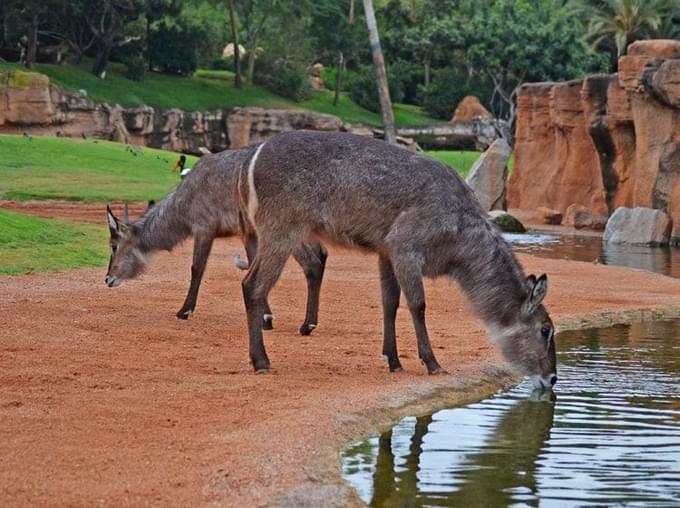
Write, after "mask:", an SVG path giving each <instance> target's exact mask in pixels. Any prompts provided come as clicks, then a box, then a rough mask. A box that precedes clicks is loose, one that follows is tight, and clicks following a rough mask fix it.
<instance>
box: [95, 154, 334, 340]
mask: <svg viewBox="0 0 680 508" xmlns="http://www.w3.org/2000/svg"><path fill="white" fill-rule="evenodd" d="M255 150H256V148H244V149H240V150H230V151H226V152H222V153H220V154H215V155H208V156H205V157H202V158H201V159H200V161H199V163H198V164H197V165H196V166H195V167H194V168H193V170H192V171H191V173H190V174H189V175H187V177H186V178H185V179H184V180H182V183H181V184H180V185H179V186H178V187H177V189H175V190H174V191H173V192H171V193H170V194H169V195H168V196H167V197H165V199H163V200H162V201H160V202H159V203H155V204H153V206H150V207H149V208H148V209H147V211H146V212H145V213H144V215H143V216H142V217H141V219H140V220H139V221H137V222H136V223H135V224H132V225H130V224H129V220H128V218H127V209H126V212H125V219H124V221H123V222H121V221H119V220H118V219H117V218H116V217H115V216H114V215H113V213H112V212H111V209H110V208H108V209H107V217H108V224H109V230H110V233H111V260H110V261H109V269H108V273H107V275H106V284H107V285H108V286H109V287H114V286H117V285H119V284H120V283H121V282H122V281H123V280H125V279H130V278H133V277H136V276H138V275H139V274H141V273H142V272H143V271H144V269H145V268H146V266H147V264H148V263H149V260H150V255H151V254H152V253H153V252H154V251H158V250H171V249H172V248H173V247H174V246H175V245H177V244H178V243H179V242H180V241H182V240H184V239H185V238H187V237H188V236H192V237H193V239H194V253H193V263H192V265H191V284H190V285H189V292H188V293H187V297H186V299H185V301H184V304H183V305H182V308H181V309H180V310H179V311H178V312H177V317H178V318H180V319H187V318H188V317H189V316H190V315H191V313H192V312H193V311H194V309H195V308H196V299H197V296H198V290H199V287H200V285H201V279H202V277H203V273H204V271H205V267H206V263H207V261H208V256H209V255H210V250H211V248H212V244H213V240H214V239H215V238H216V237H226V236H234V235H243V228H242V220H241V219H240V217H239V209H238V203H237V199H236V190H237V189H236V184H237V182H238V174H239V173H238V170H239V168H240V166H241V165H242V164H245V163H246V162H247V161H248V160H249V159H250V158H251V157H252V155H253V153H254V152H255ZM244 243H245V247H246V253H247V256H248V259H249V260H250V261H252V260H253V259H254V258H255V252H256V249H257V238H256V237H255V236H254V235H244ZM293 255H294V257H295V259H296V260H297V261H298V263H299V264H300V265H301V266H302V268H303V269H304V272H305V277H306V279H307V289H308V295H307V312H306V316H305V321H304V323H303V324H302V326H301V327H300V333H301V334H302V335H309V334H310V333H311V332H312V330H313V329H314V328H315V327H316V325H317V323H318V310H319V292H320V288H321V280H322V277H323V272H324V266H325V262H326V250H325V249H324V248H323V247H322V246H321V245H320V244H319V243H318V242H311V243H308V244H301V245H298V246H297V248H296V249H295V251H294V253H293ZM260 317H261V318H263V323H262V326H263V327H264V328H265V329H269V328H271V325H272V313H271V310H270V309H269V305H268V304H267V303H266V302H265V304H264V308H263V312H262V315H261V316H260Z"/></svg>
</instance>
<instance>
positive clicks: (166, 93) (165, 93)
mask: <svg viewBox="0 0 680 508" xmlns="http://www.w3.org/2000/svg"><path fill="white" fill-rule="evenodd" d="M90 67H91V66H90V64H89V63H84V64H81V65H50V64H41V65H37V66H36V69H35V70H36V71H38V72H41V73H43V74H46V75H47V76H49V78H50V80H51V82H52V83H54V84H55V85H57V86H60V87H62V88H65V89H68V90H85V91H86V92H87V95H88V97H90V98H91V99H94V100H97V101H101V102H109V103H111V104H120V105H121V106H140V105H144V104H145V105H147V106H151V107H154V108H179V109H183V110H185V111H205V110H210V109H231V108H233V107H236V106H241V107H243V106H259V107H263V108H282V109H309V110H312V111H317V112H319V113H328V114H332V115H335V116H338V117H340V118H341V119H342V120H343V121H345V122H360V123H366V124H371V125H381V123H382V120H381V117H380V115H377V114H375V113H372V112H370V111H368V110H366V109H364V108H362V107H360V106H358V105H357V104H355V103H354V102H352V100H351V99H350V98H349V96H347V95H346V94H343V96H342V98H341V100H340V103H339V104H338V106H337V107H336V106H333V93H332V92H330V91H316V92H313V93H312V96H311V98H310V99H309V100H306V101H304V102H299V103H298V102H294V101H291V100H289V99H285V98H283V97H280V96H278V95H275V94H273V93H271V92H269V91H267V90H265V89H264V88H261V87H257V86H244V87H243V88H241V89H237V88H236V87H234V84H233V83H232V81H231V80H230V76H229V73H225V72H217V73H216V72H214V71H213V72H206V71H204V72H198V73H197V74H196V75H195V76H192V77H180V76H171V75H167V74H159V73H155V72H147V74H146V77H145V79H144V81H132V80H130V79H127V78H126V77H125V76H124V66H123V65H121V64H111V65H110V67H109V72H108V75H107V77H106V79H99V78H98V77H96V76H94V75H93V74H92V73H91V72H90ZM0 69H24V68H23V67H21V66H19V65H17V64H6V63H0ZM216 77H218V78H219V79H215V78H216ZM394 114H395V119H396V122H397V124H398V125H424V124H432V123H437V122H438V121H437V120H435V119H433V118H431V117H429V116H427V115H425V114H424V113H423V112H422V111H421V110H420V108H418V107H417V106H413V105H409V104H395V105H394Z"/></svg>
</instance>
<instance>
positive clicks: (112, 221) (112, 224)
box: [106, 205, 120, 236]
mask: <svg viewBox="0 0 680 508" xmlns="http://www.w3.org/2000/svg"><path fill="white" fill-rule="evenodd" d="M106 220H107V222H108V223H109V231H110V232H111V236H114V235H116V234H118V232H119V231H120V226H119V224H118V219H116V216H115V215H113V212H112V211H111V207H110V206H109V205H106Z"/></svg>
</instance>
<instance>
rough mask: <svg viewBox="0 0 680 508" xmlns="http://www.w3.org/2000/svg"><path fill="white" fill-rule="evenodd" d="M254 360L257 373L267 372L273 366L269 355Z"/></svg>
mask: <svg viewBox="0 0 680 508" xmlns="http://www.w3.org/2000/svg"><path fill="white" fill-rule="evenodd" d="M252 362H253V369H255V374H267V373H268V372H269V369H270V368H271V365H270V363H269V359H268V358H267V357H265V358H263V359H261V360H252Z"/></svg>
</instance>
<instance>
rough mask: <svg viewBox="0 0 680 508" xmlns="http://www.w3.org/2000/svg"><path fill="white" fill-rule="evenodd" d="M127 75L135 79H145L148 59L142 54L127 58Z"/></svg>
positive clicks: (125, 62)
mask: <svg viewBox="0 0 680 508" xmlns="http://www.w3.org/2000/svg"><path fill="white" fill-rule="evenodd" d="M123 63H124V64H125V67H126V68H125V77H126V78H128V79H131V80H133V81H144V73H145V72H146V61H145V60H144V57H143V56H142V55H132V56H129V57H128V58H126V59H125V61H124V62H123Z"/></svg>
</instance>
